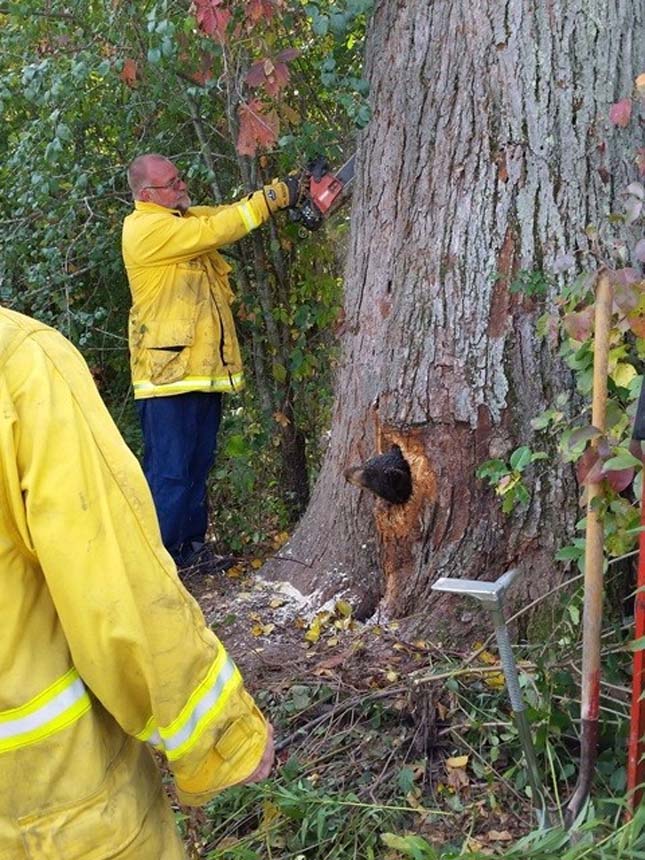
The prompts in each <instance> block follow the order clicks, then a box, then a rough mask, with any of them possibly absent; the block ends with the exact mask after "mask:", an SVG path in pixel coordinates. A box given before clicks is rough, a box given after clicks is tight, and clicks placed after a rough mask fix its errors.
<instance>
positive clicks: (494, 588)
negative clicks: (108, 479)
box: [432, 570, 550, 827]
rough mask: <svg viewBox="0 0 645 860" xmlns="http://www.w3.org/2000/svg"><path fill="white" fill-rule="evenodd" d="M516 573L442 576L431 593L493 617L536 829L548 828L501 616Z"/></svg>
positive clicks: (529, 730)
mask: <svg viewBox="0 0 645 860" xmlns="http://www.w3.org/2000/svg"><path fill="white" fill-rule="evenodd" d="M518 573H519V570H509V571H507V572H506V573H504V574H502V576H500V578H499V579H498V580H497V581H496V582H479V580H475V579H452V578H449V577H445V576H443V577H441V578H440V579H438V580H437V581H436V582H435V583H434V585H433V586H432V590H433V591H448V592H451V593H453V594H464V595H466V596H467V597H474V598H475V600H478V601H479V602H480V603H481V605H482V606H483V608H484V609H486V610H488V612H490V614H491V615H492V616H493V623H494V625H495V637H496V638H497V648H498V650H499V659H500V662H501V664H502V669H503V671H504V677H505V679H506V687H507V690H508V697H509V699H510V701H511V708H512V709H513V715H514V717H515V725H516V726H517V731H518V734H519V736H520V742H521V744H522V748H523V750H524V757H525V759H526V768H527V771H528V778H529V785H530V786H531V793H532V798H533V805H534V806H535V814H536V816H537V820H538V824H539V826H540V827H548V826H549V824H550V821H549V814H548V811H547V807H546V800H545V797H544V789H543V787H542V778H541V776H540V770H539V767H538V763H537V758H536V756H535V748H534V746H533V739H532V737H531V729H530V727H529V721H528V718H527V715H526V705H525V704H524V700H523V699H522V691H521V690H520V681H519V676H518V674H517V665H516V663H515V658H514V656H513V649H512V648H511V640H510V637H509V635H508V627H507V626H506V620H505V618H504V612H503V598H504V593H505V591H506V589H507V588H508V587H509V585H510V584H511V583H512V582H513V580H514V579H515V577H516V576H517V575H518Z"/></svg>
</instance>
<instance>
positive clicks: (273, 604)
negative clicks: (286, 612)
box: [269, 597, 287, 609]
mask: <svg viewBox="0 0 645 860" xmlns="http://www.w3.org/2000/svg"><path fill="white" fill-rule="evenodd" d="M286 602H287V601H286V600H284V598H282V597H274V598H273V600H270V601H269V606H270V608H271V609H278V608H279V607H280V606H284V604H285V603H286Z"/></svg>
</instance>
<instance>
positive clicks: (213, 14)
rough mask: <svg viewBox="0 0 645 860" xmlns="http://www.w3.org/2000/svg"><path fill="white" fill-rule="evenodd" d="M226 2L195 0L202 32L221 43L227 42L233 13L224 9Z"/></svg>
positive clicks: (221, 0) (196, 12) (219, 0)
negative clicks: (228, 28) (227, 32)
mask: <svg viewBox="0 0 645 860" xmlns="http://www.w3.org/2000/svg"><path fill="white" fill-rule="evenodd" d="M223 2H224V0H195V17H196V18H197V23H198V24H199V27H200V29H201V30H203V31H204V33H206V35H207V36H211V37H215V38H216V39H218V40H219V41H220V42H224V41H226V28H227V27H228V22H229V21H230V20H231V17H232V16H231V12H230V11H229V10H228V9H226V8H222V3H223Z"/></svg>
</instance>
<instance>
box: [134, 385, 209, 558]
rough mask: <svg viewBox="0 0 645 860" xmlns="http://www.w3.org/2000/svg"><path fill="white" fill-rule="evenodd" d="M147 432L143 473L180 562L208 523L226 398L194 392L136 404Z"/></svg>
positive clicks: (163, 531) (166, 537)
mask: <svg viewBox="0 0 645 860" xmlns="http://www.w3.org/2000/svg"><path fill="white" fill-rule="evenodd" d="M136 405H137V410H138V412H139V418H140V419H141V428H142V430H143V443H144V453H143V471H144V472H145V475H146V478H147V480H148V484H149V486H150V490H151V492H152V498H153V499H154V503H155V507H156V509H157V517H158V519H159V526H160V528H161V537H162V539H163V542H164V546H165V547H166V549H167V550H168V552H169V553H170V554H171V555H172V557H173V558H174V559H175V561H176V562H177V563H178V564H181V563H182V562H183V560H184V558H185V556H186V555H187V554H188V553H189V552H190V549H191V543H192V542H198V543H201V542H203V540H204V538H205V536H206V527H207V525H208V507H207V501H206V481H207V478H208V473H209V472H210V470H211V467H212V465H213V462H214V460H215V450H216V447H217V431H218V429H219V424H220V418H221V414H222V395H221V394H204V393H202V392H197V391H191V392H188V393H187V394H176V395H174V396H173V397H150V398H148V399H145V400H137V401H136Z"/></svg>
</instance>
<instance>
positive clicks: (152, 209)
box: [123, 191, 277, 399]
mask: <svg viewBox="0 0 645 860" xmlns="http://www.w3.org/2000/svg"><path fill="white" fill-rule="evenodd" d="M271 199H272V198H271V197H270V196H269V195H266V194H265V193H264V191H257V192H255V193H254V194H250V195H249V196H248V197H246V198H244V199H243V200H240V201H239V202H238V203H234V204H231V205H229V206H217V207H209V206H193V207H191V208H190V209H189V210H188V211H187V212H186V213H185V214H182V213H181V212H179V211H178V210H174V209H167V208H165V207H164V206H159V205H157V204H156V203H149V202H145V201H140V200H137V201H136V202H135V208H134V212H132V213H131V214H130V215H128V216H127V217H126V219H125V221H124V222H123V260H124V263H125V268H126V272H127V274H128V280H129V283H130V291H131V293H132V308H131V310H130V323H129V342H130V357H131V369H132V382H133V387H134V396H135V399H143V398H147V397H159V396H168V395H173V394H183V393H185V392H187V391H205V392H212V391H235V390H238V389H240V388H241V387H242V385H243V375H242V360H241V358H240V348H239V345H238V341H237V335H236V332H235V325H234V322H233V315H232V313H231V302H232V301H233V293H232V291H231V288H230V286H229V282H228V273H229V272H230V266H229V265H228V263H227V262H226V261H225V260H224V258H223V257H222V256H221V254H219V253H218V251H217V249H218V248H220V247H222V246H223V245H228V244H230V243H231V242H235V241H236V240H238V239H241V238H242V237H243V236H245V235H246V234H247V233H248V232H249V231H250V230H252V229H254V228H255V227H259V226H260V224H262V223H264V222H265V221H266V220H267V218H268V217H269V214H270V210H269V203H268V201H269V200H271ZM273 199H274V200H275V197H273ZM272 205H273V206H274V208H275V206H277V204H274V203H272Z"/></svg>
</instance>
